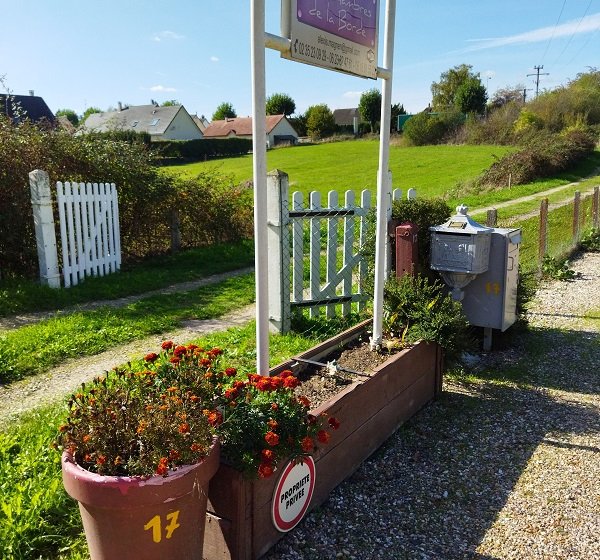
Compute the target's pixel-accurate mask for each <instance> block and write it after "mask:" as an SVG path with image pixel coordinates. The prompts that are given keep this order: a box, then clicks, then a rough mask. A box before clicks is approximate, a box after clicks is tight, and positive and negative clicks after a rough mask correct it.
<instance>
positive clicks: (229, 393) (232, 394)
mask: <svg viewBox="0 0 600 560" xmlns="http://www.w3.org/2000/svg"><path fill="white" fill-rule="evenodd" d="M237 396H238V391H237V389H225V398H226V399H235V398H236V397H237Z"/></svg>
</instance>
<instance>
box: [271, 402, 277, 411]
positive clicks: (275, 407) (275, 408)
mask: <svg viewBox="0 0 600 560" xmlns="http://www.w3.org/2000/svg"><path fill="white" fill-rule="evenodd" d="M278 408H279V405H278V404H277V403H276V402H273V403H271V410H277V409H278Z"/></svg>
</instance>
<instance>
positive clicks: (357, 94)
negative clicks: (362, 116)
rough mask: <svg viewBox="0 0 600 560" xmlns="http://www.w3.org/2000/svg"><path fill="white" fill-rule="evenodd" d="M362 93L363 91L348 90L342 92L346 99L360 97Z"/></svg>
mask: <svg viewBox="0 0 600 560" xmlns="http://www.w3.org/2000/svg"><path fill="white" fill-rule="evenodd" d="M362 94H363V92H362V91H346V92H344V93H343V94H342V97H343V98H345V99H360V96H361V95H362Z"/></svg>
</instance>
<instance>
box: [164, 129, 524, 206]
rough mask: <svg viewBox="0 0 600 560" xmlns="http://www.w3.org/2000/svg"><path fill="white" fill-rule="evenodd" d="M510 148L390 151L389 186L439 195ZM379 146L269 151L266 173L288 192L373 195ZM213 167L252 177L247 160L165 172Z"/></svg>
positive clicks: (188, 174) (372, 142)
mask: <svg viewBox="0 0 600 560" xmlns="http://www.w3.org/2000/svg"><path fill="white" fill-rule="evenodd" d="M512 149H514V148H511V147H507V146H450V145H448V146H447V145H440V146H421V147H410V148H406V147H400V146H395V145H392V146H391V149H390V169H391V171H392V180H393V185H394V188H396V187H398V188H401V189H402V190H403V191H405V192H406V190H408V189H409V188H411V187H416V188H417V190H418V191H419V192H421V193H423V195H425V196H428V197H431V196H440V195H443V194H445V193H446V192H447V191H449V190H451V189H453V188H454V187H456V185H457V184H458V183H462V182H465V181H468V180H469V179H472V178H474V177H476V176H477V175H479V174H480V173H482V172H483V171H484V170H485V169H487V168H488V167H489V166H490V165H491V164H492V163H493V162H494V161H495V160H496V158H499V157H501V156H503V155H504V154H505V153H507V152H508V151H510V150H512ZM378 156H379V142H378V141H377V140H359V141H348V142H332V143H327V144H315V145H300V146H295V147H292V148H280V149H275V150H270V151H269V152H268V153H267V169H268V170H272V169H281V170H282V171H285V172H286V173H287V174H288V175H289V177H290V190H291V191H293V190H299V191H302V192H304V193H307V192H310V191H312V190H316V191H320V192H321V193H326V192H327V191H329V190H338V191H344V190H347V189H352V190H355V191H358V190H362V189H365V188H366V189H370V190H371V191H373V192H375V189H376V185H377V166H378ZM207 168H209V169H213V168H217V169H219V170H220V171H222V172H223V173H227V174H231V175H232V176H233V178H234V180H235V181H236V182H240V181H245V180H248V179H252V156H251V155H247V156H243V157H237V158H228V159H222V160H217V161H214V160H213V161H208V162H198V163H191V164H187V165H176V166H169V167H166V169H167V170H168V171H169V172H173V173H180V174H182V175H183V176H186V177H193V176H194V175H197V174H198V173H200V172H202V170H204V169H207Z"/></svg>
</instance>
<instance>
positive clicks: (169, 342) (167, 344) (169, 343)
mask: <svg viewBox="0 0 600 560" xmlns="http://www.w3.org/2000/svg"><path fill="white" fill-rule="evenodd" d="M173 346H174V344H173V341H172V340H165V341H164V342H163V343H162V344H161V345H160V347H161V348H162V349H163V350H170V349H171V348H173Z"/></svg>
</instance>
